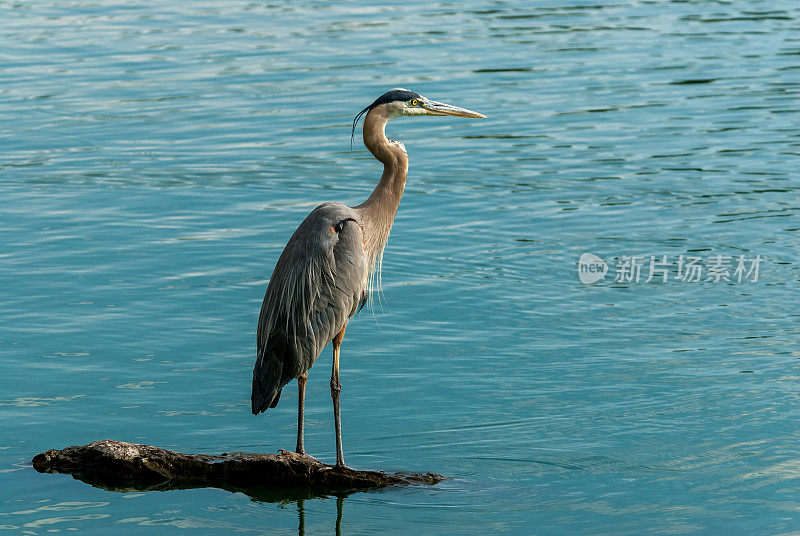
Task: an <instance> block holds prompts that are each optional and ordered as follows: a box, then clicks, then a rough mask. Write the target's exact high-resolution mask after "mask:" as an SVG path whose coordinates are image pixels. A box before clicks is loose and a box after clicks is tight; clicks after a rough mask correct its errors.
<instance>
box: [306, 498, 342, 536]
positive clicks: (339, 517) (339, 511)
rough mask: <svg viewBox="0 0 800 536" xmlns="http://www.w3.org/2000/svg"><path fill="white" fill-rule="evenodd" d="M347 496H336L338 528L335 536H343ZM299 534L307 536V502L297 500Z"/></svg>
mask: <svg viewBox="0 0 800 536" xmlns="http://www.w3.org/2000/svg"><path fill="white" fill-rule="evenodd" d="M345 497H346V495H337V496H336V527H335V531H334V534H336V536H342V512H343V511H344V498H345ZM297 519H298V520H297V534H298V535H299V536H305V535H306V500H305V499H297Z"/></svg>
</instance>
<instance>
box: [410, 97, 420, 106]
mask: <svg viewBox="0 0 800 536" xmlns="http://www.w3.org/2000/svg"><path fill="white" fill-rule="evenodd" d="M417 104H419V101H418V100H417V99H414V100H412V101H411V106H416V105H417Z"/></svg>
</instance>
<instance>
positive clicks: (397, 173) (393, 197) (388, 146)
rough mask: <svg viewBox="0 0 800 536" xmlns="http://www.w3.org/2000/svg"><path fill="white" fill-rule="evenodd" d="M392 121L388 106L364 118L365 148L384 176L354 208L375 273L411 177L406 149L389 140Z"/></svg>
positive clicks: (371, 112) (374, 109) (400, 144)
mask: <svg viewBox="0 0 800 536" xmlns="http://www.w3.org/2000/svg"><path fill="white" fill-rule="evenodd" d="M389 119H391V116H390V111H389V109H388V108H387V107H386V106H385V105H380V106H376V107H375V108H373V109H372V110H370V111H369V112H368V113H367V116H366V117H365V118H364V145H366V146H367V149H369V150H370V152H371V153H372V154H373V155H374V156H375V158H377V159H378V160H379V161H380V162H382V163H383V174H382V175H381V180H380V181H379V182H378V185H377V186H376V187H375V189H374V190H373V191H372V194H371V195H370V196H369V198H368V199H367V200H366V201H364V202H363V203H362V204H360V205H358V206H357V207H355V209H356V210H358V211H359V212H360V213H361V217H362V219H363V222H364V226H365V229H364V230H365V232H366V240H367V244H366V245H367V254H368V255H369V260H370V264H371V265H372V269H373V270H374V265H375V263H376V262H377V263H378V264H380V257H381V255H382V254H383V248H384V246H386V241H387V240H388V239H389V231H390V230H391V228H392V222H394V216H395V214H397V208H398V207H399V206H400V199H401V198H402V197H403V189H404V188H405V185H406V178H407V176H408V155H407V154H406V150H405V147H403V144H402V143H399V142H395V141H391V140H389V139H388V138H387V137H386V132H385V129H386V123H387V122H388V121H389Z"/></svg>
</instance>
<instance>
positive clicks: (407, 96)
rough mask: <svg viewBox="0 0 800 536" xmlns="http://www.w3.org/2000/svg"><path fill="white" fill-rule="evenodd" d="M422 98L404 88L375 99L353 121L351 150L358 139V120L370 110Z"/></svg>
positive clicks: (390, 91)
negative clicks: (356, 138) (382, 105)
mask: <svg viewBox="0 0 800 536" xmlns="http://www.w3.org/2000/svg"><path fill="white" fill-rule="evenodd" d="M421 98H422V95H420V94H419V93H416V92H414V91H409V90H408V89H403V88H395V89H392V90H389V91H387V92H386V93H384V94H383V95H381V96H380V97H378V98H377V99H375V102H373V103H372V104H370V105H369V106H367V107H366V108H364V109H363V110H361V111H360V112H358V115H356V117H355V119H353V131H352V132H351V133H350V148H351V149H352V148H353V140H354V139H355V137H356V125H357V124H358V120H359V119H361V116H362V115H364V114H365V113H367V112H369V111H370V110H372V109H373V108H375V107H376V106H379V105H381V104H386V103H389V102H395V101H401V102H407V101H410V100H411V99H421Z"/></svg>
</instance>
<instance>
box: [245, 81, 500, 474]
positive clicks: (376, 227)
mask: <svg viewBox="0 0 800 536" xmlns="http://www.w3.org/2000/svg"><path fill="white" fill-rule="evenodd" d="M364 114H366V117H365V118H364V144H365V145H366V146H367V149H369V150H370V152H371V153H372V154H373V155H374V156H375V158H377V159H378V160H379V161H380V162H381V163H383V175H381V179H380V182H378V185H377V186H376V187H375V190H373V192H372V194H371V195H370V196H369V198H368V199H367V200H366V201H364V202H363V203H361V204H360V205H358V206H356V207H348V206H346V205H343V204H341V203H323V204H322V205H320V206H318V207H317V208H315V209H314V210H313V211H312V212H311V214H309V215H308V217H307V218H306V219H305V220H304V221H303V223H301V224H300V226H299V227H298V228H297V230H296V231H295V232H294V234H293V235H292V237H291V238H290V239H289V242H288V243H287V244H286V247H285V248H284V250H283V253H281V256H280V258H278V263H277V264H276V265H275V269H274V270H273V272H272V277H271V278H270V280H269V285H268V286H267V292H266V295H265V296H264V302H263V304H262V306H261V316H260V317H259V319H258V331H257V333H256V338H257V344H256V346H257V358H256V364H255V368H254V369H253V393H252V398H251V401H252V409H253V414H254V415H257V414H259V413H261V412H262V411H265V410H266V409H267V408H274V407H275V406H276V405H277V404H278V399H279V398H280V396H281V389H282V388H283V387H284V386H285V385H286V384H287V383H289V382H290V381H292V380H293V379H295V378H297V385H298V387H299V403H298V408H297V449H296V450H297V453H298V454H301V455H305V449H304V447H303V407H304V405H305V386H306V380H307V379H308V369H310V368H311V366H312V365H313V364H314V361H315V360H316V359H317V357H318V356H319V355H320V353H321V352H322V349H323V348H324V347H325V346H326V345H327V344H328V343H329V342H333V371H332V373H331V397H332V398H333V415H334V426H335V429H336V467H339V468H343V467H345V465H344V455H343V453H342V427H341V419H340V416H339V392H340V391H341V383H340V382H339V346H340V345H341V343H342V338H343V337H344V331H345V328H346V327H347V321H348V319H349V318H350V317H351V316H353V315H354V314H355V313H356V312H358V311H359V310H360V309H361V308H362V307H363V306H364V303H365V302H366V300H367V296H368V294H369V291H370V289H371V287H372V282H373V281H374V276H375V274H376V271H377V272H378V278H380V273H379V272H380V267H381V261H382V258H383V248H384V247H385V246H386V241H387V240H388V239H389V230H390V229H391V228H392V222H393V221H394V216H395V214H396V213H397V207H398V206H399V205H400V198H401V197H402V195H403V188H404V187H405V183H406V176H407V174H408V154H407V153H406V149H405V146H404V145H403V144H402V143H400V142H398V141H394V140H390V139H387V138H386V133H385V127H386V123H387V122H388V121H389V120H390V119H394V118H395V117H402V116H422V115H454V116H457V117H486V116H484V115H481V114H479V113H477V112H473V111H471V110H467V109H465V108H458V107H456V106H451V105H449V104H443V103H441V102H436V101H432V100H428V99H426V98H425V97H423V96H422V95H420V94H419V93H415V92H413V91H409V90H407V89H402V88H398V89H393V90H391V91H389V92H387V93H384V94H383V95H381V96H380V97H378V98H377V99H376V100H375V102H373V103H372V104H370V105H369V106H367V107H366V108H364V109H363V110H361V112H359V113H358V115H356V117H355V119H354V120H353V133H355V128H356V124H357V123H358V120H359V118H360V117H361V116H362V115H364Z"/></svg>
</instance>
